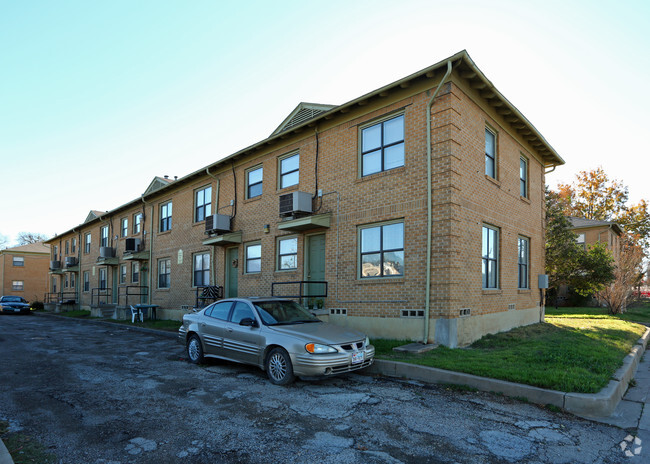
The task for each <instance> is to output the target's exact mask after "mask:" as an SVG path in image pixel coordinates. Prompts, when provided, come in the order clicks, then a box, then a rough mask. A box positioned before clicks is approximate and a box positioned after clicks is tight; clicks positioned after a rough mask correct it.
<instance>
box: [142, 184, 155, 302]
mask: <svg viewBox="0 0 650 464" xmlns="http://www.w3.org/2000/svg"><path fill="white" fill-rule="evenodd" d="M140 198H141V199H142V203H143V204H144V208H146V205H147V202H146V201H145V200H144V193H143V194H142V195H141V197H140ZM144 208H143V209H144ZM142 221H143V222H146V219H145V218H144V217H143V218H142ZM149 222H150V223H151V230H150V231H149V261H148V263H149V269H148V272H149V275H148V279H147V280H149V282H147V284H148V291H147V304H152V293H153V288H152V286H151V285H152V281H151V279H152V275H153V270H152V268H151V260H152V259H153V226H154V221H153V205H151V214H150V221H149ZM146 232H147V230H146V228H145V225H144V224H142V233H143V234H146ZM141 271H142V270H141Z"/></svg>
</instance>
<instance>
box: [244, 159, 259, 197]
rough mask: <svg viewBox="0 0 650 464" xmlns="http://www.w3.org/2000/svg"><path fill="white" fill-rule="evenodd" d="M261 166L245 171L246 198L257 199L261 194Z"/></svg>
mask: <svg viewBox="0 0 650 464" xmlns="http://www.w3.org/2000/svg"><path fill="white" fill-rule="evenodd" d="M262 180H263V171H262V166H259V167H256V168H253V169H251V170H249V171H246V198H254V197H258V196H260V195H261V194H262Z"/></svg>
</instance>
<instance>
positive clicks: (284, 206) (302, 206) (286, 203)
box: [280, 192, 312, 216]
mask: <svg viewBox="0 0 650 464" xmlns="http://www.w3.org/2000/svg"><path fill="white" fill-rule="evenodd" d="M311 212H312V210H311V193H308V192H291V193H287V194H285V195H280V216H291V215H293V214H296V213H311Z"/></svg>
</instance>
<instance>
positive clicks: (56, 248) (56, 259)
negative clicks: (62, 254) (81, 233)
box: [52, 245, 59, 261]
mask: <svg viewBox="0 0 650 464" xmlns="http://www.w3.org/2000/svg"><path fill="white" fill-rule="evenodd" d="M52 253H53V254H54V261H58V260H59V247H58V246H57V245H54V248H52Z"/></svg>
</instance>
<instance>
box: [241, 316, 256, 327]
mask: <svg viewBox="0 0 650 464" xmlns="http://www.w3.org/2000/svg"><path fill="white" fill-rule="evenodd" d="M239 325H243V326H244V327H257V321H256V320H255V319H253V318H252V317H245V318H243V319H242V320H241V321H239Z"/></svg>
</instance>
